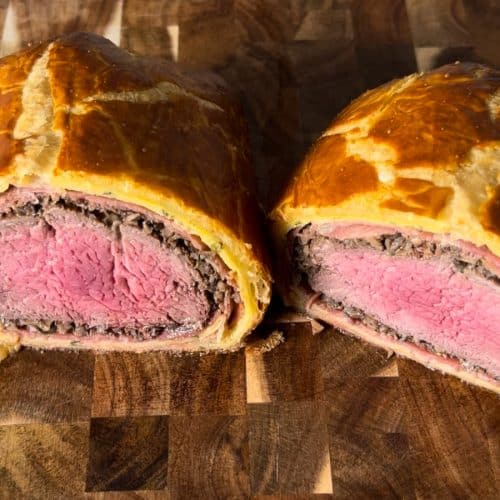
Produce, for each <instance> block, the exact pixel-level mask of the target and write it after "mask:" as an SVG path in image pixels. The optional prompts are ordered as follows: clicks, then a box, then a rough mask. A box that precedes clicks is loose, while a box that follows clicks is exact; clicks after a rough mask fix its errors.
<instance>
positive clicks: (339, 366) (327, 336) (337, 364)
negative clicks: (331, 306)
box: [317, 328, 393, 391]
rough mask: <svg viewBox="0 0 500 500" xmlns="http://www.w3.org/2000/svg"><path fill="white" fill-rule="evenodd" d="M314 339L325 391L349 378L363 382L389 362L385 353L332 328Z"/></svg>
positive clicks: (346, 381)
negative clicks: (318, 345)
mask: <svg viewBox="0 0 500 500" xmlns="http://www.w3.org/2000/svg"><path fill="white" fill-rule="evenodd" d="M317 336H318V338H319V340H320V347H319V350H320V353H321V354H320V356H321V373H322V378H323V384H324V388H325V390H329V391H331V390H334V389H335V388H336V387H339V386H343V385H345V384H346V383H349V382H351V381H352V380H353V379H360V380H365V379H366V378H367V377H370V376H373V375H376V374H377V373H379V372H381V371H383V370H384V369H386V368H387V367H388V366H389V365H390V364H391V363H392V362H393V359H392V358H389V355H388V354H387V351H385V350H383V349H376V348H375V347H373V346H370V345H369V344H367V343H366V342H362V341H361V340H357V339H355V338H353V337H349V336H347V335H343V334H342V333H341V332H339V331H338V330H335V329H334V328H328V329H326V330H324V331H323V332H321V333H319V334H318V335H317Z"/></svg>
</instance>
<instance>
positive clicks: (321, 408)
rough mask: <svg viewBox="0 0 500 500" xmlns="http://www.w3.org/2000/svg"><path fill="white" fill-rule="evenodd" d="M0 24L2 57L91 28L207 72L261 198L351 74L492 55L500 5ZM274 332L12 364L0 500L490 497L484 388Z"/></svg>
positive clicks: (10, 15) (38, 12)
mask: <svg viewBox="0 0 500 500" xmlns="http://www.w3.org/2000/svg"><path fill="white" fill-rule="evenodd" d="M0 29H1V30H2V37H1V45H0V51H1V52H2V54H7V53H10V52H12V51H14V50H16V49H18V48H19V47H21V46H23V45H25V44H27V43H29V42H32V41H37V40H40V39H44V38H47V37H49V36H54V35H56V34H58V33H62V32H67V31H75V30H88V31H95V32H98V33H104V34H105V35H106V36H108V37H109V38H111V39H112V40H114V41H115V42H119V43H120V44H121V45H122V46H124V47H126V48H129V49H130V50H133V51H136V52H139V53H147V54H154V55H158V56H161V57H166V58H169V59H174V60H178V61H179V62H181V63H182V64H184V65H186V66H188V67H190V68H191V69H194V70H198V69H213V70H215V71H216V72H218V73H219V74H220V75H222V76H223V77H224V78H225V79H226V80H227V81H228V82H229V84H230V85H231V87H232V88H234V89H235V90H236V92H237V93H239V94H240V95H241V98H242V100H243V103H244V106H245V110H246V113H247V116H248V119H249V123H250V132H251V135H252V148H253V156H254V161H255V164H256V167H257V170H258V177H259V188H260V196H261V201H262V203H263V204H264V206H269V205H270V204H271V203H272V200H273V198H274V197H275V196H276V193H278V192H279V190H280V188H281V186H282V184H283V182H284V181H285V180H286V178H287V177H289V176H290V174H291V172H292V170H293V168H294V166H295V165H296V164H297V162H298V161H299V159H300V158H301V157H302V156H303V154H304V153H305V151H306V150H307V148H308V147H309V146H310V145H311V143H312V141H313V140H314V139H315V138H316V137H317V136H318V135H319V133H320V132H321V131H322V130H323V129H324V128H325V127H326V125H327V124H328V122H329V121H330V120H331V118H332V117H333V116H334V115H335V113H336V112H338V111H339V110H340V109H341V108H342V107H343V106H345V105H346V104H347V103H348V102H349V101H350V100H351V99H352V98H354V97H356V96H357V95H359V94H360V93H361V92H363V91H364V90H365V89H367V88H371V87H374V86H376V85H378V84H379V83H382V82H384V81H386V80H388V79H391V78H394V77H397V76H401V75H403V74H406V73H410V72H413V71H417V70H425V69H428V68H431V67H434V66H436V65H439V64H444V63H446V62H452V61H454V60H456V59H463V60H479V61H484V62H487V63H489V64H492V65H496V66H500V50H499V49H498V47H499V46H500V4H499V3H498V1H497V0H475V1H474V0H439V1H436V0H406V2H405V1H404V0H192V1H189V0H184V1H180V0H171V1H167V0H165V1H161V0H154V1H142V0H110V1H104V0H80V1H76V0H75V1H62V0H57V1H55V0H51V1H50V2H49V1H46V2H41V1H34V0H31V1H26V0H11V1H8V0H6V1H0ZM274 328H278V329H280V330H281V331H283V332H284V334H285V336H286V338H287V340H286V342H284V343H282V344H281V345H279V346H278V347H277V348H276V349H274V350H272V351H270V352H266V353H263V352H259V351H258V350H256V349H254V348H248V349H247V350H244V351H241V352H238V353H234V354H228V355H208V356H204V357H200V356H183V357H173V356H170V355H167V354H164V353H151V354H142V355H134V354H99V355H95V354H93V353H73V352H71V353H66V352H45V353H42V352H37V351H31V350H24V351H22V352H20V353H19V354H18V355H16V356H14V357H12V358H10V359H8V360H7V361H6V362H4V363H2V364H1V365H0V498H1V499H3V498H5V499H11V498H50V499H52V498H113V499H114V498H198V497H202V498H214V497H219V498H228V497H231V498H249V497H253V498H256V497H259V498H278V497H279V498H283V497H294V498H309V497H314V498H316V497H318V498H319V497H324V498H330V497H333V498H367V499H372V498H409V499H413V498H426V499H427V498H439V499H442V498H480V499H493V498H499V497H500V492H499V489H498V487H499V477H498V471H499V470H500V439H499V428H500V403H499V399H498V397H496V396H494V395H493V394H491V393H488V392H486V391H483V390H479V389H476V388H472V387H470V386H467V385H465V384H462V383H461V382H460V381H458V380H456V379H453V378H450V377H446V376H443V375H440V374H438V373H434V372H430V371H428V370H426V369H424V368H422V367H420V366H418V365H416V364H414V363H412V362H408V361H403V360H400V359H396V358H394V357H388V356H387V354H386V353H385V352H382V351H378V350H376V349H373V348H371V347H368V346H367V345H365V344H363V343H361V342H358V341H356V340H353V339H350V338H348V337H345V336H342V335H341V334H339V333H338V332H336V331H334V330H325V331H323V332H321V333H319V334H317V335H313V334H312V328H311V325H310V324H309V323H307V322H299V323H286V324H282V325H274ZM271 329H272V327H271V326H270V325H268V326H264V327H262V328H261V333H262V334H265V333H269V331H270V330H271ZM111 492H114V493H111ZM134 492H135V493H134Z"/></svg>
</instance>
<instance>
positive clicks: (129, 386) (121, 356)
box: [92, 352, 172, 417]
mask: <svg viewBox="0 0 500 500" xmlns="http://www.w3.org/2000/svg"><path fill="white" fill-rule="evenodd" d="M171 357H172V356H170V355H168V354H167V353H162V352H155V353H149V354H135V353H109V354H100V355H98V356H96V363H95V370H94V391H93V397H92V416H93V417H123V416H141V415H165V414H168V412H169V401H170V376H169V362H170V359H171Z"/></svg>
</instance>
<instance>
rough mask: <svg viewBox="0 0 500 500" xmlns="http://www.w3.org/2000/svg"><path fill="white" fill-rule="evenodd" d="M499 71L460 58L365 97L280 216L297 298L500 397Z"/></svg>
mask: <svg viewBox="0 0 500 500" xmlns="http://www.w3.org/2000/svg"><path fill="white" fill-rule="evenodd" d="M499 183H500V72H498V71H496V70H493V69H490V68H487V67H484V66H481V65H477V64H453V65H449V66H444V67H442V68H439V69H436V70H434V71H431V72H429V73H426V74H418V75H412V76H409V77H407V78H404V79H401V80H397V81H393V82H390V83H388V84H386V85H384V86H382V87H380V88H378V89H376V90H372V91H369V92H367V93H366V94H364V95H363V96H361V97H360V98H359V99H357V100H356V101H354V102H353V103H352V104H351V105H350V106H349V107H348V108H347V109H346V110H345V111H344V112H343V113H341V114H340V116H339V117H338V118H337V119H336V120H335V121H334V122H333V123H332V125H331V126H330V127H329V128H328V130H326V131H325V132H324V134H323V135H322V136H321V137H320V138H319V139H318V140H317V141H316V143H315V144H314V146H313V147H312V149H311V151H310V152H309V154H308V155H307V157H306V158H305V160H304V162H303V163H302V165H301V166H300V167H299V168H298V170H297V172H296V174H295V176H294V177H293V178H292V179H291V182H290V184H289V185H288V186H287V188H286V191H285V192H284V194H283V196H282V198H281V200H280V201H279V203H278V204H277V206H276V207H275V209H274V211H273V212H272V213H271V218H272V220H273V227H274V232H275V234H276V241H277V245H278V252H279V253H280V255H281V256H282V257H284V258H281V269H280V270H279V275H280V277H279V278H278V279H279V281H280V287H281V292H282V293H283V295H284V297H285V299H286V301H287V302H288V303H289V304H291V305H294V306H296V307H298V308H300V309H302V310H304V311H306V312H307V313H308V314H310V315H311V316H313V317H315V318H319V319H322V320H324V321H326V322H327V323H330V324H332V325H334V326H336V327H338V328H339V329H341V330H343V331H345V332H347V333H350V334H353V335H355V336H357V337H359V338H361V339H364V340H367V341H368V342H371V343H373V344H375V345H377V346H380V347H384V348H387V349H388V350H392V351H395V352H396V353H398V354H400V355H402V356H406V357H408V358H411V359H414V360H416V361H418V362H420V363H422V364H424V365H426V366H428V367H430V368H434V369H438V370H441V371H443V372H447V373H451V374H453V375H456V376H458V377H461V378H462V379H464V380H466V381H469V382H471V383H474V384H478V385H481V386H484V387H487V388H489V389H492V390H494V391H496V392H500V185H499Z"/></svg>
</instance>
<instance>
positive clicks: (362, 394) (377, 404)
mask: <svg viewBox="0 0 500 500" xmlns="http://www.w3.org/2000/svg"><path fill="white" fill-rule="evenodd" d="M375 352H376V351H375ZM399 384H400V381H399V379H398V378H397V377H365V378H363V377H361V376H359V375H358V376H355V377H353V378H352V379H350V380H349V381H346V382H345V383H344V384H341V385H340V384H338V383H334V384H333V385H332V386H331V387H329V386H328V383H327V384H326V389H325V394H324V395H325V403H326V406H327V415H328V434H329V439H330V456H331V457H332V482H333V491H334V498H349V497H352V496H353V495H354V496H355V497H356V498H367V499H369V498H414V483H413V475H412V473H411V468H412V463H411V461H410V459H409V443H408V439H407V436H406V434H405V415H404V412H405V406H404V401H403V400H402V396H401V393H400V387H399Z"/></svg>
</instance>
